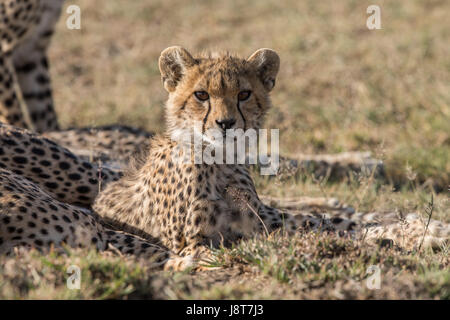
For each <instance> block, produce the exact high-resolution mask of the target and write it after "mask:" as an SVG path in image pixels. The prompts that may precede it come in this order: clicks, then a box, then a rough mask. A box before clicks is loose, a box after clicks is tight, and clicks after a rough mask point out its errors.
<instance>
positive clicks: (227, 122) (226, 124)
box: [216, 118, 236, 130]
mask: <svg viewBox="0 0 450 320" xmlns="http://www.w3.org/2000/svg"><path fill="white" fill-rule="evenodd" d="M216 123H217V124H218V125H219V127H221V128H222V130H227V129H231V128H232V127H233V126H234V124H235V123H236V119H234V118H230V119H224V120H216Z"/></svg>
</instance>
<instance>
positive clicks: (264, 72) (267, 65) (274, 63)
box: [247, 48, 280, 91]
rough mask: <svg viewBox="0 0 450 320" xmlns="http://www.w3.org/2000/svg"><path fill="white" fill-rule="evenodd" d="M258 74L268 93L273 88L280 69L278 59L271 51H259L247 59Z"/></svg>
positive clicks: (264, 49) (265, 49)
mask: <svg viewBox="0 0 450 320" xmlns="http://www.w3.org/2000/svg"><path fill="white" fill-rule="evenodd" d="M247 61H248V62H250V63H251V64H252V65H253V66H254V68H255V69H256V72H257V74H258V77H259V79H260V80H261V82H262V84H263V85H264V88H266V90H267V91H270V90H272V89H273V87H274V86H275V78H276V77H277V73H278V70H279V69H280V57H279V56H278V54H277V53H276V52H275V51H274V50H272V49H267V48H263V49H259V50H257V51H256V52H255V53H254V54H252V55H251V56H250V58H248V59H247Z"/></svg>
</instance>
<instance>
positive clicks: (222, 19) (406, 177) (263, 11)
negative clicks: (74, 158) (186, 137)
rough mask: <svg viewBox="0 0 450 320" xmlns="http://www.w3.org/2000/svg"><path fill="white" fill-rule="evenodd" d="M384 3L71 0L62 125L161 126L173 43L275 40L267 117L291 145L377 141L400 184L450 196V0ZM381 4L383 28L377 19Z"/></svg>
mask: <svg viewBox="0 0 450 320" xmlns="http://www.w3.org/2000/svg"><path fill="white" fill-rule="evenodd" d="M373 2H374V1H359V0H358V1H357V0H354V1H315V0H305V1H298V0H278V1H268V0H247V1H174V0H151V1H150V0H148V1H147V0H139V1H136V0H135V1H127V0H96V1H90V0H74V1H66V4H65V8H66V7H67V6H68V5H70V4H76V5H79V6H80V8H81V30H69V29H67V28H66V18H67V17H68V16H69V15H68V14H67V13H65V11H64V12H63V14H62V18H61V20H60V21H59V24H58V28H57V30H56V34H55V38H54V40H53V43H52V46H51V48H50V62H51V73H52V79H53V87H54V95H55V105H56V109H57V112H58V114H59V116H60V119H61V122H62V125H63V126H64V127H68V126H92V125H101V124H108V123H122V124H128V125H132V126H137V127H141V128H144V129H147V130H150V131H156V132H159V131H162V130H163V128H164V121H163V120H164V110H163V105H164V101H165V99H166V97H167V94H166V92H165V91H164V89H163V87H162V85H161V80H160V75H159V70H158V65H157V61H158V57H159V54H160V52H161V51H162V50H163V49H164V48H166V47H168V46H171V45H181V46H183V47H185V48H187V49H188V50H189V51H191V52H192V53H195V52H198V51H203V50H214V49H226V50H229V51H232V52H236V53H238V54H240V55H242V56H244V57H246V56H248V55H250V54H251V53H253V52H254V51H255V50H256V49H258V48H261V47H269V48H272V49H274V50H276V51H277V52H278V53H279V55H280V57H281V70H280V72H279V76H278V79H277V85H276V88H275V89H274V91H273V94H272V100H273V104H274V108H273V109H272V110H271V112H270V113H269V116H268V118H267V122H266V124H267V126H266V127H267V128H279V129H280V150H281V153H282V154H283V155H285V156H292V157H295V155H296V154H298V153H337V152H342V151H353V150H358V151H371V152H372V154H373V155H374V157H376V158H378V159H381V160H383V161H384V162H385V164H386V172H387V176H388V179H390V180H389V181H395V182H401V183H400V184H399V185H406V186H407V189H408V190H413V191H414V190H417V189H418V188H419V189H420V188H422V189H421V190H425V191H427V190H429V189H430V188H429V187H434V189H435V190H437V191H444V193H446V192H447V195H448V191H447V189H448V187H449V185H450V45H449V43H450V23H449V19H448V13H449V12H450V2H449V1H445V0H442V1H440V0H430V1H417V0H414V1H376V3H373ZM372 4H377V5H379V6H380V8H381V26H382V29H381V30H368V28H367V27H366V20H367V18H368V16H369V15H368V14H367V13H366V9H367V7H368V6H369V5H372ZM377 188H378V187H377ZM427 188H428V189H427ZM288 189H289V188H288V186H286V188H285V191H284V192H289V191H286V190H288ZM338 189H339V187H336V186H335V187H334V189H333V190H332V192H333V193H339V190H338ZM347 189H348V188H347ZM314 190H315V189H314V188H309V189H308V191H305V190H303V191H304V192H303V193H307V192H309V193H314V192H315V191H314ZM377 190H378V191H376V192H379V189H377ZM316 191H317V190H316ZM317 192H319V191H317ZM376 196H377V194H376V193H374V199H375V198H376ZM447 205H448V202H447ZM369 207H370V206H369ZM372 209H373V207H372Z"/></svg>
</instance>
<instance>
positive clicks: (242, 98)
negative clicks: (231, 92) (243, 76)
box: [238, 90, 252, 101]
mask: <svg viewBox="0 0 450 320" xmlns="http://www.w3.org/2000/svg"><path fill="white" fill-rule="evenodd" d="M251 95H252V92H251V91H250V90H244V91H241V92H239V94H238V100H239V101H245V100H248V99H249V98H250V96H251Z"/></svg>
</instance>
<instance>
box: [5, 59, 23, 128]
mask: <svg viewBox="0 0 450 320" xmlns="http://www.w3.org/2000/svg"><path fill="white" fill-rule="evenodd" d="M21 98H22V95H21V92H20V86H19V84H18V82H17V78H16V74H15V70H14V68H13V67H12V62H11V59H10V57H9V56H8V55H7V54H5V55H4V54H2V53H1V52H0V122H4V123H8V124H11V125H14V126H17V127H21V128H29V127H30V125H29V123H30V122H29V121H26V114H25V113H24V111H25V112H26V108H24V107H23V99H21Z"/></svg>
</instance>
